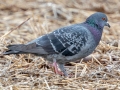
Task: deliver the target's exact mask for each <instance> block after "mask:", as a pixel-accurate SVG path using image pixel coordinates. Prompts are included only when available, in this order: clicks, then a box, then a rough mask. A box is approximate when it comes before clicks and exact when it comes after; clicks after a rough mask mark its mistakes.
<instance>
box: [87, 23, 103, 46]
mask: <svg viewBox="0 0 120 90" xmlns="http://www.w3.org/2000/svg"><path fill="white" fill-rule="evenodd" d="M85 26H87V28H88V30H89V31H90V32H91V33H92V35H93V37H94V40H95V42H96V45H98V44H99V41H100V39H101V36H102V31H103V29H100V28H99V29H98V28H95V27H93V26H91V25H89V24H88V23H85Z"/></svg>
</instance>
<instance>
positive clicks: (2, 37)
mask: <svg viewBox="0 0 120 90" xmlns="http://www.w3.org/2000/svg"><path fill="white" fill-rule="evenodd" d="M29 19H30V18H28V19H27V20H25V21H24V22H22V23H21V24H20V25H18V26H17V27H15V28H12V29H11V30H10V31H9V32H7V33H5V34H4V35H3V36H1V37H0V40H3V39H5V37H6V36H7V35H9V34H10V33H11V32H12V31H14V30H16V29H18V28H20V27H21V26H22V25H23V24H24V23H25V22H27V21H28V20H29Z"/></svg>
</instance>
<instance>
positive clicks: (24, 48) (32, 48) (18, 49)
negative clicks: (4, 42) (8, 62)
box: [3, 43, 48, 55]
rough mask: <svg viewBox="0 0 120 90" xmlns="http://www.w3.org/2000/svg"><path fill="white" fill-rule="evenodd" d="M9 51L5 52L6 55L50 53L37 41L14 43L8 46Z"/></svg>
mask: <svg viewBox="0 0 120 90" xmlns="http://www.w3.org/2000/svg"><path fill="white" fill-rule="evenodd" d="M7 48H8V51H6V52H5V53H3V54H4V55H9V54H28V53H32V54H39V55H43V54H48V53H47V52H46V51H45V50H44V49H43V48H42V47H38V46H37V45H36V43H32V44H29V45H25V44H14V45H8V46H7Z"/></svg>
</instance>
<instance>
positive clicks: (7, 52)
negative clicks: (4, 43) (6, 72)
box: [2, 50, 20, 55]
mask: <svg viewBox="0 0 120 90" xmlns="http://www.w3.org/2000/svg"><path fill="white" fill-rule="evenodd" d="M2 54H3V55H9V54H20V51H12V50H8V51H6V52H4V53H2Z"/></svg>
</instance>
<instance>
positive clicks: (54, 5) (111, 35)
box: [0, 0, 120, 90]
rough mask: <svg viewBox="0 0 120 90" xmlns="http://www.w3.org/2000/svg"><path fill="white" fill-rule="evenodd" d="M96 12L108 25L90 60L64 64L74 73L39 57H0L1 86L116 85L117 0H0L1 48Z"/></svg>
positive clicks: (13, 89)
mask: <svg viewBox="0 0 120 90" xmlns="http://www.w3.org/2000/svg"><path fill="white" fill-rule="evenodd" d="M95 12H103V13H105V14H106V15H107V16H108V21H109V23H110V25H111V28H108V27H105V28H104V32H103V36H102V40H101V42H100V44H99V46H98V47H97V49H96V50H95V51H94V52H93V54H92V55H93V56H92V58H91V57H89V58H88V59H90V60H89V61H87V62H76V63H70V64H66V68H67V70H68V71H69V73H71V72H72V74H73V77H71V78H69V79H65V78H64V77H61V76H58V75H55V74H54V73H53V72H52V70H51V69H50V67H48V66H47V64H46V61H44V60H43V58H41V57H36V56H34V55H10V56H0V89H1V90H59V89H66V90H67V89H71V90H73V89H77V90H82V89H84V90H110V89H111V90H119V89H120V66H119V63H120V0H0V42H1V43H0V53H2V52H4V51H5V50H6V49H7V48H6V46H7V45H9V44H19V43H27V42H28V41H30V40H33V39H35V38H37V37H38V36H40V35H43V34H46V33H49V32H51V31H53V30H55V29H57V28H59V27H62V26H66V25H71V24H75V23H80V22H84V21H85V20H86V18H87V17H88V16H90V15H91V14H93V13H95ZM28 18H30V19H29V20H28V21H26V20H27V19H28ZM25 21H26V22H25ZM23 22H25V23H24V24H23V25H21V26H20V27H19V25H20V24H21V23H23ZM76 70H77V71H76ZM76 72H77V73H76Z"/></svg>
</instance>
